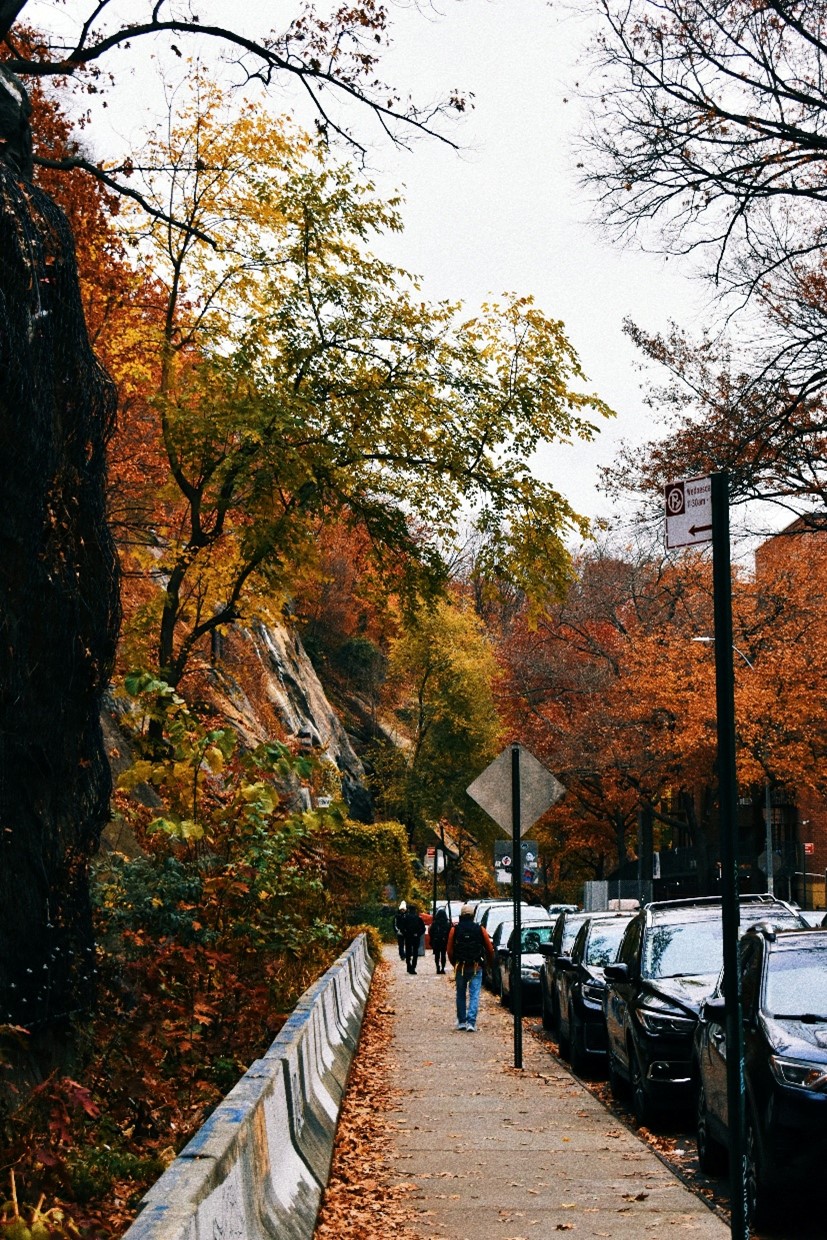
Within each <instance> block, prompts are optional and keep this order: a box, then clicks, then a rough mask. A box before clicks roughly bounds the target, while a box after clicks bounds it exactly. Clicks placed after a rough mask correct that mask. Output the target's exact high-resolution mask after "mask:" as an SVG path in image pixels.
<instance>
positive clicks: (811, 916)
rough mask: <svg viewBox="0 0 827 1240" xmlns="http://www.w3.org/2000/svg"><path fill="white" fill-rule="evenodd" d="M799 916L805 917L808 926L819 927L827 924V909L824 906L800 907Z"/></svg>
mask: <svg viewBox="0 0 827 1240" xmlns="http://www.w3.org/2000/svg"><path fill="white" fill-rule="evenodd" d="M796 912H797V913H798V915H799V917H803V918H804V920H805V921H806V923H807V925H808V926H817V927H819V928H821V927H823V926H827V909H824V908H800V909H797V910H796Z"/></svg>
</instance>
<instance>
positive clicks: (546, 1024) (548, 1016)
mask: <svg viewBox="0 0 827 1240" xmlns="http://www.w3.org/2000/svg"><path fill="white" fill-rule="evenodd" d="M540 1007H541V1009H542V1021H543V1028H544V1029H545V1030H546V1031H547V1032H548V1033H551V1032H552V1031H553V1029H554V1020H553V1017H552V1013H551V1009H550V1008H549V1005H548V997H547V995H546V988H545V985H544V983H543V982H541V983H540Z"/></svg>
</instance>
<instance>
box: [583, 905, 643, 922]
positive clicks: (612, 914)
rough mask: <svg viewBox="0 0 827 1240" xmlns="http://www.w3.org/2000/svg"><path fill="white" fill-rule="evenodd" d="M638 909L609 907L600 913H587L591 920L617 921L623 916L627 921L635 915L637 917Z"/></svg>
mask: <svg viewBox="0 0 827 1240" xmlns="http://www.w3.org/2000/svg"><path fill="white" fill-rule="evenodd" d="M638 911H639V910H638V909H619V908H617V909H609V910H608V911H603V912H600V913H586V916H587V917H588V918H589V919H590V920H591V921H616V920H618V919H619V918H623V919H624V920H625V921H631V919H632V918H633V917H637V915H638Z"/></svg>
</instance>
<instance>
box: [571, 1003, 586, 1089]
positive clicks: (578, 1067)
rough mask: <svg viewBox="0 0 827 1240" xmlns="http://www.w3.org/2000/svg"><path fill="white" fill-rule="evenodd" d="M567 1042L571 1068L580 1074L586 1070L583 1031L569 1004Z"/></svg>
mask: <svg viewBox="0 0 827 1240" xmlns="http://www.w3.org/2000/svg"><path fill="white" fill-rule="evenodd" d="M569 1043H570V1046H571V1066H572V1069H573V1070H574V1071H575V1072H577V1073H579V1075H581V1076H582V1075H583V1073H584V1072H585V1071H586V1038H585V1031H584V1029H583V1026H582V1025H581V1024H580V1022H579V1021H578V1020H577V1018H576V1017H575V1015H574V1009H573V1008H572V1007H571V1006H569Z"/></svg>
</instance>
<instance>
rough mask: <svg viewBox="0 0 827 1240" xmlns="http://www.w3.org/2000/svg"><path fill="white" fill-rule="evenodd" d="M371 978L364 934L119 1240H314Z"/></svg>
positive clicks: (310, 993) (308, 994)
mask: <svg viewBox="0 0 827 1240" xmlns="http://www.w3.org/2000/svg"><path fill="white" fill-rule="evenodd" d="M372 973H373V962H372V961H371V959H370V956H369V955H368V950H367V940H366V938H365V936H364V935H363V934H362V935H360V936H359V937H358V938H357V939H355V940H354V942H353V943H352V944H351V946H350V947H349V948H348V950H347V951H346V952H344V954H343V955H341V956H340V957H339V959H338V960H337V961H336V962H335V964H333V965H332V966H331V967H330V968H329V969H328V971H327V973H325V974H324V976H323V977H320V978H319V980H318V982H316V984H315V985H314V986H311V987H310V989H309V990H306V991H305V993H304V994H303V995H302V997H301V999H300V1000H299V1002H298V1003H297V1004H296V1007H295V1010H294V1011H293V1013H292V1015H291V1016H290V1019H289V1020H288V1021H287V1023H286V1024H285V1025H284V1026H283V1028H282V1030H281V1032H280V1033H279V1036H278V1037H277V1038H276V1040H275V1042H273V1044H272V1046H271V1047H270V1049H269V1050H268V1051H267V1053H266V1054H265V1055H264V1057H263V1058H262V1059H257V1060H256V1062H255V1063H254V1064H252V1066H251V1067H250V1069H249V1071H247V1072H246V1073H245V1074H244V1076H243V1077H242V1078H241V1080H240V1081H239V1082H238V1084H237V1085H235V1086H234V1088H233V1089H232V1090H231V1091H230V1092H229V1094H227V1096H226V1098H225V1099H224V1100H223V1102H221V1103H220V1104H219V1105H218V1106H217V1107H216V1109H215V1110H214V1111H213V1113H212V1115H211V1116H210V1118H209V1119H208V1120H207V1122H206V1123H205V1124H204V1126H203V1128H201V1129H199V1131H198V1132H197V1133H196V1134H195V1136H194V1137H193V1139H192V1140H191V1141H190V1143H189V1145H187V1146H186V1147H185V1148H184V1149H183V1150H182V1151H181V1153H180V1154H179V1155H178V1157H177V1158H176V1159H175V1162H173V1163H172V1164H171V1165H170V1167H168V1168H167V1170H166V1171H165V1172H164V1174H163V1175H162V1176H161V1178H160V1180H158V1181H157V1183H156V1184H155V1185H154V1186H153V1187H152V1188H151V1189H150V1190H149V1192H148V1193H147V1194H146V1196H145V1197H144V1199H143V1202H142V1203H141V1212H140V1214H139V1215H138V1217H137V1219H136V1220H135V1222H134V1223H133V1224H132V1226H131V1227H130V1228H129V1231H128V1232H127V1233H126V1236H125V1237H124V1240H215V1237H219V1236H220V1237H221V1238H222V1240H265V1238H267V1240H311V1237H312V1236H313V1232H314V1231H315V1227H316V1217H317V1215H318V1212H319V1206H320V1204H321V1198H322V1192H323V1190H324V1187H325V1185H326V1183H327V1178H328V1175H329V1173H330V1162H331V1158H332V1157H333V1139H334V1136H335V1133H336V1122H337V1120H338V1117H339V1108H340V1105H341V1101H342V1095H343V1094H344V1091H345V1086H346V1084H347V1078H348V1072H349V1071H350V1065H351V1061H352V1059H353V1053H354V1051H355V1050H356V1045H357V1043H358V1040H359V1031H360V1029H361V1026H362V1016H363V1014H364V1010H365V1002H366V1000H367V996H368V991H369V989H370V979H371V975H372Z"/></svg>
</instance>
